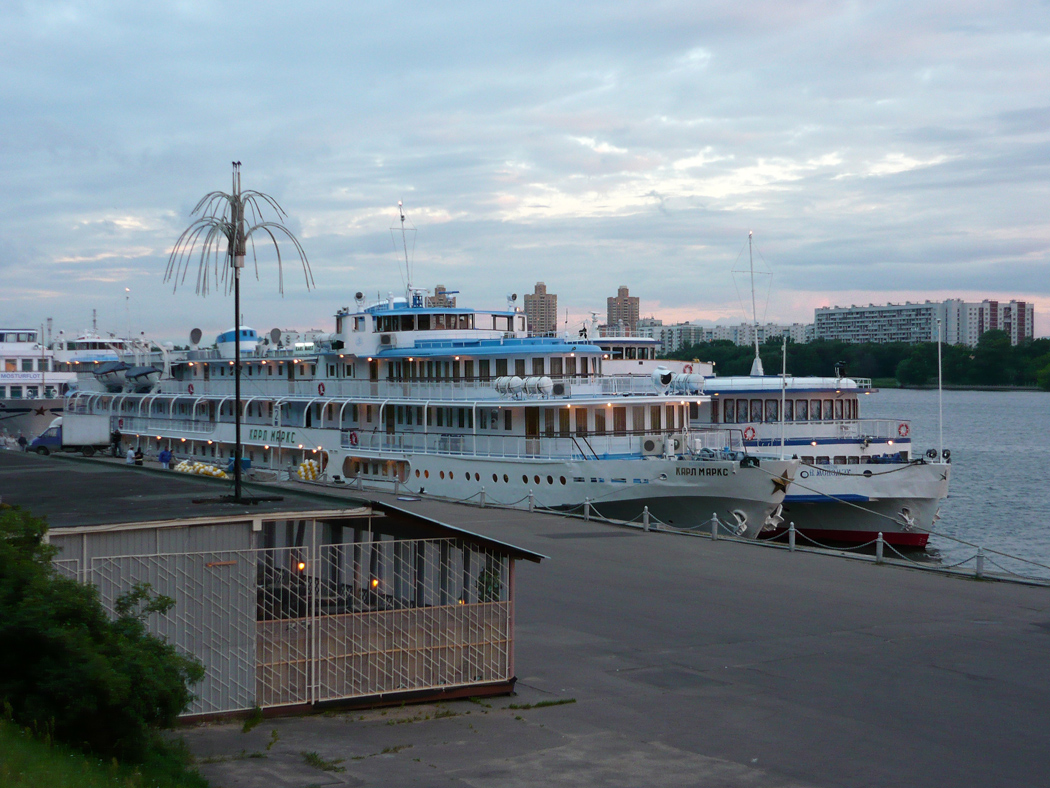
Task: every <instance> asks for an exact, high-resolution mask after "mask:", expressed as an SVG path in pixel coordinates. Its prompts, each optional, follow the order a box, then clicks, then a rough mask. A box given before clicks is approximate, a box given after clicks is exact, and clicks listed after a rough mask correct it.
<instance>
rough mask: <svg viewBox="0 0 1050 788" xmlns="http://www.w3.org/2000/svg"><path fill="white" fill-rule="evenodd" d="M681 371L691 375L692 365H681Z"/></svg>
mask: <svg viewBox="0 0 1050 788" xmlns="http://www.w3.org/2000/svg"><path fill="white" fill-rule="evenodd" d="M682 372H683V374H686V375H692V374H693V365H692V364H686V365H685V366H684V367H682Z"/></svg>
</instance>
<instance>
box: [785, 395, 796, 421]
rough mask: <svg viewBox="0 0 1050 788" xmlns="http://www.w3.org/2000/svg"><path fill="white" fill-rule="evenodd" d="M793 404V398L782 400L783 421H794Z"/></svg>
mask: <svg viewBox="0 0 1050 788" xmlns="http://www.w3.org/2000/svg"><path fill="white" fill-rule="evenodd" d="M794 404H795V403H794V400H790V399H786V400H784V421H794V420H795V413H794V407H793V406H794Z"/></svg>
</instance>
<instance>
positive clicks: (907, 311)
mask: <svg viewBox="0 0 1050 788" xmlns="http://www.w3.org/2000/svg"><path fill="white" fill-rule="evenodd" d="M938 320H940V321H941V325H942V326H943V334H942V337H943V339H944V341H945V342H946V343H947V344H949V345H968V346H970V347H974V346H975V345H976V344H977V342H978V341H979V340H980V338H981V335H982V334H983V333H984V332H985V331H992V330H996V329H997V330H1001V331H1005V332H1006V334H1007V335H1008V336H1009V337H1010V343H1011V344H1013V345H1016V344H1017V343H1018V342H1023V341H1024V340H1026V339H1031V338H1032V336H1033V335H1034V330H1035V325H1034V321H1035V312H1034V309H1033V307H1032V305H1031V304H1030V303H1027V302H1025V301H1009V302H999V301H992V300H986V301H980V302H967V301H963V300H961V299H958V298H951V299H948V300H947V301H941V302H938V301H927V302H925V303H922V304H913V303H911V302H908V303H905V304H886V305H885V306H881V305H880V306H875V305H874V304H868V306H866V307H865V306H849V307H838V306H836V307H820V308H818V309H816V310H815V312H814V324H815V333H816V338H817V339H837V340H842V341H844V342H936V341H937V321H938Z"/></svg>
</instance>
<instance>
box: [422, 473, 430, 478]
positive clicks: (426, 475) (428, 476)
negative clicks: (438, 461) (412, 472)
mask: <svg viewBox="0 0 1050 788" xmlns="http://www.w3.org/2000/svg"><path fill="white" fill-rule="evenodd" d="M423 478H424V479H429V478H430V471H423Z"/></svg>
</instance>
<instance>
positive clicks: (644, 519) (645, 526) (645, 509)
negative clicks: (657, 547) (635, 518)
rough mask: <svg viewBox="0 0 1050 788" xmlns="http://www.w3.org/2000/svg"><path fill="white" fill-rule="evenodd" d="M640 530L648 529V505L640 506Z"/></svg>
mask: <svg viewBox="0 0 1050 788" xmlns="http://www.w3.org/2000/svg"><path fill="white" fill-rule="evenodd" d="M642 530H643V531H648V530H649V507H648V506H646V507H643V508H642Z"/></svg>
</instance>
